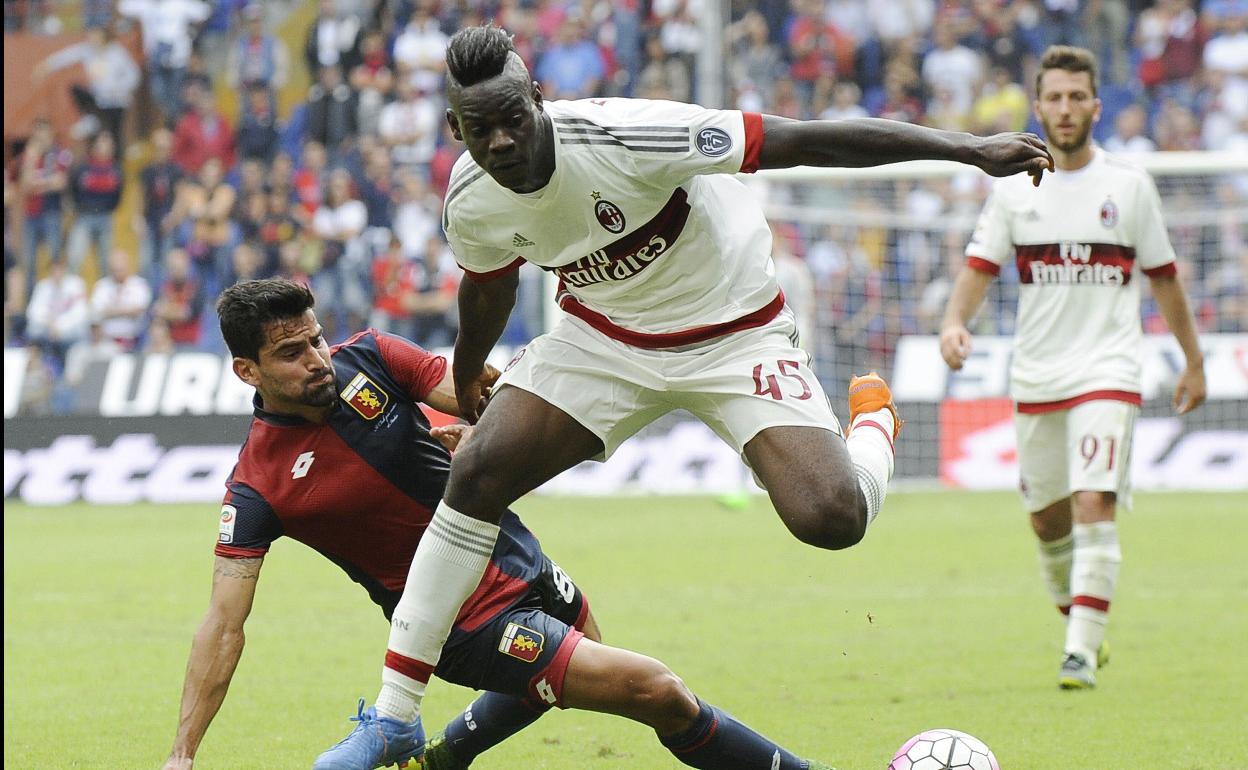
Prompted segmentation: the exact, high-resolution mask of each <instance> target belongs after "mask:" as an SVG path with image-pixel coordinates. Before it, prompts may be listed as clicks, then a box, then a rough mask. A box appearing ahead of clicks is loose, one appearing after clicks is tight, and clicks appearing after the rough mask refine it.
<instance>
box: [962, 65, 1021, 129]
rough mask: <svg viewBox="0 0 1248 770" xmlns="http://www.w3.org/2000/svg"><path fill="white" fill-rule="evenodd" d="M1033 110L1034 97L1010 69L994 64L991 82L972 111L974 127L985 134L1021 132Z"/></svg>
mask: <svg viewBox="0 0 1248 770" xmlns="http://www.w3.org/2000/svg"><path fill="white" fill-rule="evenodd" d="M1030 112H1031V100H1030V99H1028V98H1027V92H1026V91H1024V90H1023V87H1022V86H1020V85H1019V84H1018V83H1015V82H1014V81H1013V80H1012V78H1011V76H1010V71H1009V70H1008V69H1006V68H1005V67H1002V66H994V67H993V68H992V72H991V79H990V81H989V82H988V83H986V84H984V87H983V89H982V90H981V91H980V95H979V98H978V99H976V100H975V105H974V107H973V108H972V110H971V126H972V128H971V130H972V131H974V132H975V133H977V134H981V135H985V136H986V135H988V134H996V133H999V132H1001V131H1022V130H1023V129H1024V128H1026V126H1027V118H1028V116H1029V115H1030Z"/></svg>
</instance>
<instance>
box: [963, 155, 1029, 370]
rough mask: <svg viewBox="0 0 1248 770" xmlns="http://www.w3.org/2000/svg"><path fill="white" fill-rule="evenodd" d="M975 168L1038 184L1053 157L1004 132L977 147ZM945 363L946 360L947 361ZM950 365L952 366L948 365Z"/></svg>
mask: <svg viewBox="0 0 1248 770" xmlns="http://www.w3.org/2000/svg"><path fill="white" fill-rule="evenodd" d="M976 154H977V157H976V159H975V160H974V163H975V165H976V166H979V167H980V168H982V169H983V170H984V171H987V172H988V173H989V174H991V175H993V176H1013V175H1014V174H1017V173H1019V172H1026V173H1027V174H1029V175H1030V176H1031V181H1032V184H1035V185H1037V186H1038V185H1039V184H1040V179H1041V177H1043V176H1044V172H1045V171H1052V170H1053V155H1052V154H1051V153H1050V152H1049V148H1048V147H1047V146H1046V145H1045V143H1044V140H1043V139H1041V138H1040V137H1038V136H1036V135H1035V134H1022V133H1005V134H993V135H992V136H985V137H983V138H982V139H981V140H980V141H979V144H978V146H977V147H976ZM946 360H947V359H946ZM950 366H952V364H950Z"/></svg>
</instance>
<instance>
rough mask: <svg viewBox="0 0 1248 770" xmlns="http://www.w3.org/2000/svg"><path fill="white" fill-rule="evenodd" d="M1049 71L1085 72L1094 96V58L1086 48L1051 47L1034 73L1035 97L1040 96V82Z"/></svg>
mask: <svg viewBox="0 0 1248 770" xmlns="http://www.w3.org/2000/svg"><path fill="white" fill-rule="evenodd" d="M1049 70H1065V71H1066V72H1086V73H1088V77H1089V78H1091V79H1092V95H1093V96H1096V91H1097V86H1098V82H1097V81H1098V80H1099V77H1098V75H1097V72H1096V56H1095V55H1094V54H1093V53H1092V52H1091V51H1089V50H1088V49H1086V48H1076V47H1075V46H1073V45H1051V46H1049V47H1048V49H1047V50H1045V52H1044V56H1042V57H1041V58H1040V69H1039V70H1037V71H1036V97H1037V98H1039V96H1040V81H1041V80H1042V79H1043V78H1044V73H1046V72H1048V71H1049Z"/></svg>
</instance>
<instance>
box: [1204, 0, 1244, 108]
mask: <svg viewBox="0 0 1248 770" xmlns="http://www.w3.org/2000/svg"><path fill="white" fill-rule="evenodd" d="M1214 18H1215V19H1217V18H1218V17H1214ZM1219 21H1220V24H1219V26H1218V31H1217V32H1216V33H1215V35H1214V37H1213V38H1212V39H1211V40H1210V41H1209V42H1208V43H1206V44H1205V52H1204V65H1205V70H1206V71H1207V73H1208V75H1209V76H1210V77H1211V79H1214V78H1216V79H1218V80H1220V81H1221V87H1220V89H1219V94H1218V95H1219V107H1220V109H1222V110H1223V111H1224V112H1226V113H1227V115H1228V116H1230V117H1231V118H1232V119H1240V118H1244V117H1248V2H1241V3H1240V6H1239V9H1238V12H1237V13H1236V12H1232V11H1230V10H1228V11H1227V12H1226V15H1225V16H1223V17H1221V18H1220V19H1219ZM1215 73H1216V75H1215ZM1218 76H1220V77H1218Z"/></svg>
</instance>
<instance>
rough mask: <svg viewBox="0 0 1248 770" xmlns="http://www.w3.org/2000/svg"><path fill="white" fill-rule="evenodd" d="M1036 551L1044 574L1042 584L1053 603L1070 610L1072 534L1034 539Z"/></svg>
mask: <svg viewBox="0 0 1248 770" xmlns="http://www.w3.org/2000/svg"><path fill="white" fill-rule="evenodd" d="M1036 551H1037V552H1038V553H1039V555H1040V572H1041V573H1042V574H1043V575H1044V585H1045V587H1046V588H1048V589H1049V596H1051V597H1053V603H1054V604H1056V605H1057V608H1058V609H1059V610H1061V611H1062V614H1067V613H1069V612H1070V566H1071V563H1072V562H1073V561H1074V558H1075V536H1074V535H1073V534H1069V535H1066V536H1065V537H1059V538H1058V539H1056V540H1050V541H1048V542H1047V543H1046V542H1045V541H1043V540H1037V541H1036Z"/></svg>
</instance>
